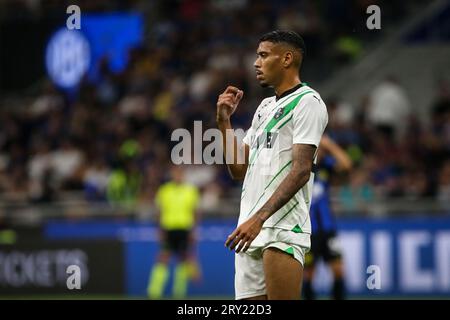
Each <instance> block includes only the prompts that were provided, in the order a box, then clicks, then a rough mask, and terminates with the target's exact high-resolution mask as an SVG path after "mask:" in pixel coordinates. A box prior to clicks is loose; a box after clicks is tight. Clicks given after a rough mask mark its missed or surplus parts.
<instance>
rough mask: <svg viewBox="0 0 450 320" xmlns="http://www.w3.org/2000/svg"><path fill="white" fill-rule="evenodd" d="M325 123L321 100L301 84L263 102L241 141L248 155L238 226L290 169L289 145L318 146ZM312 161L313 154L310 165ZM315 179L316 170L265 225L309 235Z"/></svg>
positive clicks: (252, 212)
mask: <svg viewBox="0 0 450 320" xmlns="http://www.w3.org/2000/svg"><path fill="white" fill-rule="evenodd" d="M327 123H328V114H327V108H326V106H325V103H324V102H323V100H322V99H321V97H320V95H319V94H318V93H317V92H316V91H315V90H314V89H312V88H310V87H309V86H308V85H306V84H305V83H302V84H301V85H298V86H297V87H295V88H293V89H291V90H289V91H288V92H286V93H284V94H283V95H282V96H281V97H279V98H278V99H277V97H275V96H273V97H269V98H266V99H264V100H263V101H262V102H261V104H260V105H259V106H258V108H257V110H256V113H255V115H254V117H253V121H252V125H251V127H250V129H249V130H248V131H247V133H246V135H245V137H244V140H243V141H244V143H245V144H247V145H248V146H249V147H250V153H249V165H248V168H247V173H246V175H245V179H244V183H243V186H242V194H241V206H240V215H239V222H238V225H239V224H241V223H243V222H244V221H246V220H247V219H248V218H249V217H250V216H251V215H253V214H255V213H256V212H257V211H258V210H259V209H260V208H261V207H262V206H263V205H264V204H265V203H266V201H267V200H268V199H269V198H270V197H271V196H272V194H273V193H274V192H275V190H276V189H277V187H278V186H279V185H280V183H281V182H282V181H283V179H284V178H285V177H286V175H287V174H288V173H289V171H290V168H291V166H292V145H293V144H296V143H299V144H311V145H315V146H316V147H318V146H319V143H320V139H321V137H322V134H323V132H324V130H325V127H326V125H327ZM316 155H317V152H316ZM316 160H317V156H315V157H314V163H316ZM313 181H314V173H313V172H311V174H310V179H309V181H308V182H307V183H306V184H305V185H304V186H303V187H302V188H301V189H300V190H299V191H298V192H297V193H296V194H295V196H294V197H292V198H291V199H290V200H289V201H288V202H287V203H286V204H285V205H284V206H283V207H282V208H281V209H279V210H278V211H277V212H275V213H274V214H273V215H272V216H271V217H270V218H269V219H268V220H267V221H266V222H265V223H264V227H276V228H281V229H287V230H292V231H294V232H303V233H309V234H310V233H311V222H310V218H309V209H310V205H311V195H312V188H313Z"/></svg>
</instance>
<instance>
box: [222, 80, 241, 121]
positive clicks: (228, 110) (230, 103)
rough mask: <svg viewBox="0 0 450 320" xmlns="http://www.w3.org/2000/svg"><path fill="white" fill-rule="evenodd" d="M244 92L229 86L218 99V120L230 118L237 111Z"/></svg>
mask: <svg viewBox="0 0 450 320" xmlns="http://www.w3.org/2000/svg"><path fill="white" fill-rule="evenodd" d="M243 95H244V92H243V91H242V90H239V89H238V88H236V87H233V86H228V87H227V88H226V89H225V91H224V92H223V93H222V94H221V95H220V96H219V98H218V100H217V121H226V120H229V119H230V117H231V115H232V114H233V113H234V112H235V111H236V108H237V106H238V105H239V102H240V101H241V99H242V96H243Z"/></svg>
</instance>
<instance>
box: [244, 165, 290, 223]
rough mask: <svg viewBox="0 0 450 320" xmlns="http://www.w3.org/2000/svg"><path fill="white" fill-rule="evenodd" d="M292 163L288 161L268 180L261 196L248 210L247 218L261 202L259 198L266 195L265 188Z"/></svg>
mask: <svg viewBox="0 0 450 320" xmlns="http://www.w3.org/2000/svg"><path fill="white" fill-rule="evenodd" d="M291 162H292V160H290V161H289V162H288V163H286V164H285V165H284V166H283V167H282V168H281V169H280V170H279V171H278V172H277V174H276V175H275V176H274V177H273V178H272V180H270V182H269V183H268V184H267V186H266V187H265V188H264V191H263V193H262V194H261V196H260V197H259V199H258V201H256V203H255V205H254V206H253V208H252V209H251V210H250V212H249V214H247V217H248V216H250V215H251V214H252V212H253V210H254V209H255V207H256V206H257V205H258V203H259V200H261V198H262V197H263V196H264V195H265V194H266V190H267V188H268V187H269V186H270V185H271V184H272V182H273V181H274V180H275V178H276V177H278V176H279V175H280V173H281V172H282V171H283V170H284V169H285V168H286V167H287V166H288V165H290V164H291Z"/></svg>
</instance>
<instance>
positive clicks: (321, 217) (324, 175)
mask: <svg viewBox="0 0 450 320" xmlns="http://www.w3.org/2000/svg"><path fill="white" fill-rule="evenodd" d="M351 168H352V160H351V159H350V157H349V156H348V155H347V153H346V152H345V150H343V149H342V148H341V147H339V146H338V145H337V144H336V143H335V142H333V140H331V139H330V137H328V136H327V135H324V136H323V137H322V140H321V141H320V145H319V155H318V168H317V172H316V175H315V178H314V187H313V194H312V203H311V210H310V217H311V226H312V235H311V250H310V251H309V252H308V253H307V254H306V257H305V269H304V270H305V271H304V274H303V277H304V279H303V294H304V297H305V299H306V300H314V299H316V293H315V291H314V287H313V279H314V271H315V266H316V264H317V263H318V262H319V261H320V260H321V259H322V260H323V261H324V262H325V263H326V264H327V266H328V267H329V268H330V269H331V271H332V273H333V284H332V290H331V297H332V298H333V299H335V300H343V299H344V298H345V296H346V294H345V284H344V265H343V259H342V250H341V247H340V243H339V239H338V237H337V236H338V234H337V233H338V230H337V226H336V221H335V219H336V218H335V215H334V214H333V210H332V208H331V205H330V186H329V180H330V175H331V174H334V173H343V172H345V173H346V172H348V171H349V170H350V169H351Z"/></svg>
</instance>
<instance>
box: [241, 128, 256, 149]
mask: <svg viewBox="0 0 450 320" xmlns="http://www.w3.org/2000/svg"><path fill="white" fill-rule="evenodd" d="M254 131H255V130H254V129H253V126H252V127H250V128H249V129H248V130H247V132H246V133H245V136H244V139H242V142H244V143H245V144H246V145H248V146H250V145H251V143H252V141H251V139H252V135H253V134H254Z"/></svg>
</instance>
